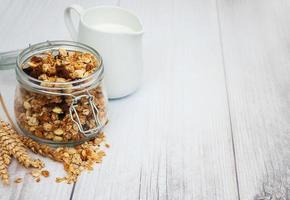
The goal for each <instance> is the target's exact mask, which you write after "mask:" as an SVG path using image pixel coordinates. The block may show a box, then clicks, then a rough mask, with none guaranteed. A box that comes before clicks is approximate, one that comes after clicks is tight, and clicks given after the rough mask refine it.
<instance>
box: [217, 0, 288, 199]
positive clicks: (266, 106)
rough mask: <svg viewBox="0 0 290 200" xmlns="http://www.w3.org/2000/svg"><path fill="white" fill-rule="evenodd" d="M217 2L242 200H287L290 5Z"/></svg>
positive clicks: (281, 0)
mask: <svg viewBox="0 0 290 200" xmlns="http://www.w3.org/2000/svg"><path fill="white" fill-rule="evenodd" d="M218 2H219V3H218V7H219V13H220V22H221V34H222V41H223V50H224V59H225V67H226V78H227V86H228V91H229V99H230V110H231V117H232V127H233V133H234V144H235V149H236V159H237V172H238V182H239V187H240V194H241V199H253V198H254V196H255V195H256V194H258V193H261V190H262V186H263V182H264V183H267V184H266V185H267V188H266V190H267V191H268V192H269V193H270V194H264V196H268V198H270V196H271V194H272V195H273V197H272V198H273V199H289V198H290V196H289V194H288V195H287V194H286V192H287V190H286V188H288V191H289V180H288V186H286V185H285V181H282V179H289V171H288V173H287V171H286V168H287V167H288V166H289V155H290V151H289V141H290V138H289V130H290V123H289V122H290V113H289V107H290V97H289V95H288V94H289V86H290V79H289V75H290V70H289V69H290V68H289V65H290V56H289V44H290V37H289V35H290V29H289V24H290V13H289V9H290V2H289V1H283V0H277V1H268V0H267V1H263V0H257V1H227V0H219V1H218ZM286 175H288V176H286ZM267 176H268V177H267ZM281 176H282V177H281ZM286 182H287V181H286ZM285 187H286V188H285ZM278 193H280V194H278ZM275 195H278V196H279V195H282V197H284V198H278V197H277V196H276V197H275V198H274V196H275ZM286 196H287V197H286ZM265 199H266V197H265Z"/></svg>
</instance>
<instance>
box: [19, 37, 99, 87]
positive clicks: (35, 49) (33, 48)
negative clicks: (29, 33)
mask: <svg viewBox="0 0 290 200" xmlns="http://www.w3.org/2000/svg"><path fill="white" fill-rule="evenodd" d="M61 46H66V47H74V48H78V49H83V50H84V51H88V52H90V53H92V54H93V55H94V56H96V58H97V59H98V60H99V62H100V65H99V67H98V69H97V70H95V71H94V72H93V73H92V74H90V75H88V76H86V77H84V78H81V79H77V80H73V81H68V82H49V85H53V86H61V88H58V87H51V86H50V87H47V86H45V85H41V83H47V82H46V81H43V80H39V79H36V78H34V77H31V76H29V75H28V74H26V73H25V72H24V71H23V69H22V67H21V65H22V64H23V62H22V59H23V58H24V57H25V56H26V55H27V54H31V55H30V56H28V58H30V57H31V56H33V55H36V54H39V53H41V52H44V51H47V50H50V49H53V48H57V47H59V48H60V47H61ZM25 61H26V60H25ZM15 71H16V76H17V80H18V81H20V82H21V83H23V84H29V85H30V86H31V84H33V86H34V87H36V88H39V89H56V90H57V89H63V86H65V85H68V86H71V89H75V87H78V86H79V85H80V84H81V83H82V82H86V81H88V80H91V79H92V80H93V83H95V82H96V81H97V82H100V81H101V80H102V78H103V74H104V66H103V59H102V57H101V55H100V54H99V52H98V51H97V50H95V49H94V48H92V47H90V46H88V45H86V44H83V43H80V42H74V41H68V40H53V41H46V42H40V43H36V44H33V45H29V47H27V48H25V49H23V50H22V51H21V52H20V53H19V54H18V56H17V59H16V69H15ZM94 78H96V79H94Z"/></svg>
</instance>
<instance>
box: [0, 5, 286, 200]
mask: <svg viewBox="0 0 290 200" xmlns="http://www.w3.org/2000/svg"><path fill="white" fill-rule="evenodd" d="M72 3H78V4H81V5H82V6H84V7H89V6H94V5H101V4H110V5H118V6H121V7H124V8H128V9H131V10H133V11H134V12H135V13H137V14H138V15H139V16H140V18H141V19H142V20H143V23H144V26H145V31H146V33H145V35H144V82H143V85H142V88H140V90H139V91H138V92H137V93H135V94H134V95H132V96H130V97H128V98H124V99H121V100H117V101H111V102H110V105H109V106H110V124H109V126H108V128H107V129H106V135H107V138H108V142H109V143H110V144H111V148H110V149H109V150H108V151H107V156H106V158H105V160H104V162H103V163H102V164H101V165H98V166H96V168H95V170H94V171H93V172H91V173H84V174H83V175H82V176H81V177H80V179H79V181H78V182H77V183H76V184H74V185H66V184H57V183H55V177H57V176H61V175H63V174H64V172H63V169H62V166H61V165H60V164H58V163H55V162H53V161H50V160H46V159H45V161H46V164H47V168H48V169H49V170H50V171H51V177H50V178H48V179H42V181H41V182H40V183H35V182H34V181H33V180H32V178H31V177H30V176H29V175H27V170H24V169H23V168H22V167H21V166H19V165H18V164H17V163H16V162H13V163H12V165H11V166H10V174H11V180H12V181H13V179H15V178H16V177H23V178H24V183H22V184H12V185H11V186H10V187H4V186H2V185H1V186H0V199H1V200H8V199H10V200H18V199H19V200H20V199H22V200H40V199H41V200H48V199H51V200H55V199H57V200H71V199H72V200H80V199H84V200H92V199H98V200H109V199H112V200H123V199H124V200H127V199H128V200H131V199H132V200H134V199H143V200H145V199H148V200H151V199H152V200H153V199H168V200H179V199H180V200H187V199H194V200H195V199H197V200H202V199H207V200H215V199H218V200H235V199H242V200H248V199H249V200H250V199H254V197H255V195H257V194H262V190H263V189H262V188H263V183H267V182H268V183H269V184H266V187H267V188H266V189H265V190H267V191H271V190H273V191H272V192H271V193H273V194H274V195H276V196H279V194H280V193H281V195H285V194H286V192H288V190H289V187H288V185H289V184H286V183H287V178H288V179H289V178H290V172H289V170H287V169H288V165H287V163H288V164H289V163H290V162H289V160H290V159H289V158H290V145H289V144H290V112H289V108H290V92H289V89H290V2H289V1H288V0H275V1H274V0H272V1H271V0H243V1H241V0H136V1H134V0H103V1H102V0H82V1H80V0H79V1H77V0H66V1H65V0H42V1H37V0H1V2H0V51H8V50H13V49H18V48H23V47H26V46H27V45H28V44H29V43H36V42H42V41H45V40H55V39H70V38H69V35H68V31H67V30H66V28H65V26H64V21H63V10H64V8H65V7H66V6H68V5H70V4H72ZM14 87H15V76H14V72H13V71H1V72H0V91H1V93H2V94H3V95H4V96H5V97H4V98H5V101H6V102H9V109H10V111H11V112H13V109H12V104H13V96H14V94H13V90H14ZM269 185H272V186H270V187H269ZM289 194H290V192H289ZM266 196H267V194H266ZM265 199H266V197H265ZM277 199H278V198H277ZM288 199H289V198H288Z"/></svg>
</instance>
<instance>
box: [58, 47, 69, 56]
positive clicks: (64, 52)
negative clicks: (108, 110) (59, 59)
mask: <svg viewBox="0 0 290 200" xmlns="http://www.w3.org/2000/svg"><path fill="white" fill-rule="evenodd" d="M58 52H59V55H61V56H67V52H66V50H65V49H63V48H60V49H59V50H58Z"/></svg>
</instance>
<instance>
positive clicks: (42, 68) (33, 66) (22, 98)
mask: <svg viewBox="0 0 290 200" xmlns="http://www.w3.org/2000/svg"><path fill="white" fill-rule="evenodd" d="M99 67H100V62H99V61H98V59H97V58H96V57H95V56H94V55H93V54H91V53H82V52H78V51H67V50H65V49H59V50H58V51H49V52H44V53H42V54H39V55H35V56H32V57H31V58H30V60H29V61H28V62H26V63H24V64H23V65H22V69H23V71H24V72H25V73H26V74H27V75H29V76H31V77H33V78H36V79H38V80H40V85H41V86H44V87H46V88H51V87H55V84H54V83H55V82H57V83H58V84H57V86H58V87H61V88H64V89H62V90H61V91H60V93H61V94H58V95H54V94H51V95H50V94H43V93H39V92H35V91H33V90H29V89H27V88H24V87H22V86H21V85H20V86H18V91H17V92H16V94H17V95H16V98H15V104H14V105H15V116H16V119H17V122H18V124H19V126H20V127H21V129H23V130H25V131H26V132H28V133H31V134H32V135H34V136H37V137H39V138H42V139H46V140H51V141H54V142H68V141H79V140H81V139H83V138H84V136H83V134H81V133H80V131H79V126H78V125H77V124H76V123H75V122H73V120H72V117H73V119H76V118H77V116H76V113H73V114H72V116H71V113H70V110H69V109H70V106H71V104H72V102H73V97H72V96H71V95H67V94H71V92H72V91H71V89H72V86H73V85H72V84H71V85H70V84H67V83H70V82H72V81H75V80H79V79H83V78H85V77H88V76H89V75H90V74H92V73H94V72H95V71H96V70H97V69H98V68H99ZM62 83H66V84H62ZM89 93H90V95H92V96H93V97H94V98H93V102H94V103H95V105H96V106H97V109H98V111H99V113H98V117H99V118H100V120H101V122H102V123H103V124H105V123H106V121H107V119H106V97H105V95H104V92H103V88H102V86H101V85H97V86H94V87H92V88H90V89H89ZM76 110H77V114H78V116H79V120H80V125H81V127H82V128H83V130H85V131H86V130H89V129H93V128H95V127H96V126H97V124H96V121H95V120H94V113H93V111H92V107H91V105H90V103H89V100H88V99H87V98H81V100H80V101H79V102H78V105H77V107H76Z"/></svg>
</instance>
